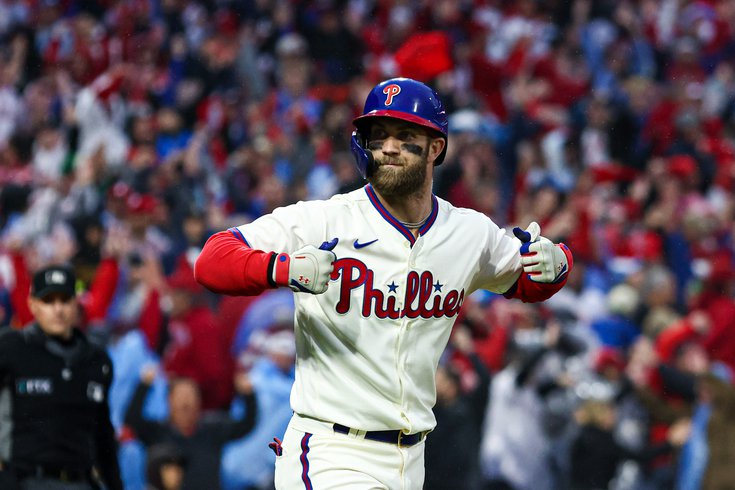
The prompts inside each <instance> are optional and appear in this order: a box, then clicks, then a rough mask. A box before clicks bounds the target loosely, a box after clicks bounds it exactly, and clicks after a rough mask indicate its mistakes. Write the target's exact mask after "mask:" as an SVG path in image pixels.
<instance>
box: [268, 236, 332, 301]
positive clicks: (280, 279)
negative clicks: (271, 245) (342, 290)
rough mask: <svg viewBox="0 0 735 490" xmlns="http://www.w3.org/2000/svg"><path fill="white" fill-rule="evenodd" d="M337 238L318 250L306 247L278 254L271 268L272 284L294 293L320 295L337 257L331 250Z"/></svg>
mask: <svg viewBox="0 0 735 490" xmlns="http://www.w3.org/2000/svg"><path fill="white" fill-rule="evenodd" d="M336 245H337V238H335V239H334V240H332V241H330V242H324V243H322V244H321V246H320V247H319V248H316V247H315V246H313V245H306V246H304V247H301V248H300V249H298V250H296V251H295V252H294V253H292V254H290V255H289V254H285V253H282V254H278V255H277V256H276V261H275V264H274V266H273V272H272V274H273V276H272V279H273V282H274V283H275V284H276V285H278V286H287V287H289V288H291V289H292V290H294V291H296V292H301V293H311V294H322V293H323V292H324V291H326V290H327V287H328V286H329V276H330V274H331V273H332V265H333V264H334V261H335V260H337V256H336V255H335V254H334V252H332V249H333V248H334V247H335V246H336Z"/></svg>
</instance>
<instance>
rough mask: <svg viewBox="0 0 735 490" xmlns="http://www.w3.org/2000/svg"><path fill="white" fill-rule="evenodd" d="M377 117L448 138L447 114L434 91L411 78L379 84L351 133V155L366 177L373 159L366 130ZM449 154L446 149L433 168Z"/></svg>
mask: <svg viewBox="0 0 735 490" xmlns="http://www.w3.org/2000/svg"><path fill="white" fill-rule="evenodd" d="M375 117H390V118H394V119H401V120H403V121H408V122H411V123H414V124H418V125H420V126H424V127H426V128H429V129H431V130H434V131H435V132H437V133H438V135H439V136H441V137H442V138H444V140H446V139H447V136H448V135H449V121H448V119H447V113H446V112H445V111H444V106H443V105H442V102H441V100H440V99H439V96H438V95H437V93H436V92H435V91H434V90H433V89H432V88H431V87H429V86H428V85H425V84H423V83H421V82H419V81H417V80H413V79H411V78H391V79H390V80H385V81H383V82H380V83H379V84H377V85H376V86H375V87H373V89H372V90H371V91H370V94H368V96H367V99H366V100H365V107H364V108H363V111H362V115H361V116H358V117H356V118H355V119H354V120H353V121H352V124H353V125H354V126H355V128H357V131H355V132H353V133H352V152H353V154H354V156H355V159H356V160H357V166H358V168H359V170H360V173H361V174H362V176H363V177H366V176H367V170H368V166H369V163H370V157H371V156H372V155H371V154H370V153H369V152H367V151H366V139H365V138H366V137H367V133H368V131H367V127H368V125H369V123H370V120H371V119H372V118H375ZM446 153H447V147H446V145H445V146H444V151H442V153H441V154H440V155H439V157H437V159H436V161H435V162H434V165H439V164H441V163H442V161H444V157H445V155H446Z"/></svg>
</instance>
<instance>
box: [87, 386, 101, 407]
mask: <svg viewBox="0 0 735 490" xmlns="http://www.w3.org/2000/svg"><path fill="white" fill-rule="evenodd" d="M87 398H89V399H90V400H92V401H93V402H95V403H102V402H103V401H105V387H104V386H102V385H101V384H100V383H97V382H95V381H90V382H89V384H87Z"/></svg>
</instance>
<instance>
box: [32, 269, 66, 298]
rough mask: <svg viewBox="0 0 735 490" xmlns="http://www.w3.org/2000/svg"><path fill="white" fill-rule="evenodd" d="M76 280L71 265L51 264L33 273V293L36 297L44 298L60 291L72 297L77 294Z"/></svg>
mask: <svg viewBox="0 0 735 490" xmlns="http://www.w3.org/2000/svg"><path fill="white" fill-rule="evenodd" d="M76 282H77V278H76V275H75V274H74V270H73V269H72V268H71V267H68V266H65V265H50V266H48V267H44V268H42V269H40V270H38V271H37V272H36V273H35V274H34V275H33V283H32V287H31V294H32V295H33V296H35V297H36V298H43V297H45V296H48V295H49V294H52V293H60V294H64V295H65V296H68V297H70V298H71V297H73V296H75V295H76V289H75V285H76Z"/></svg>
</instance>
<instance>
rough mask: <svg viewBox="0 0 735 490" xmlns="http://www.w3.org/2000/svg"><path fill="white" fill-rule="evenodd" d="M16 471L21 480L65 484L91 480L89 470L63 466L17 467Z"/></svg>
mask: <svg viewBox="0 0 735 490" xmlns="http://www.w3.org/2000/svg"><path fill="white" fill-rule="evenodd" d="M14 470H15V474H16V475H17V477H18V479H20V480H24V479H26V478H48V479H49V480H59V481H63V482H84V481H89V479H90V478H89V477H90V472H89V471H88V470H80V469H79V468H65V467H63V466H49V465H35V466H32V467H30V468H26V467H22V468H18V467H15V468H14Z"/></svg>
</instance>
